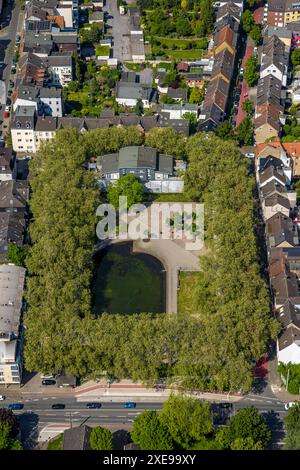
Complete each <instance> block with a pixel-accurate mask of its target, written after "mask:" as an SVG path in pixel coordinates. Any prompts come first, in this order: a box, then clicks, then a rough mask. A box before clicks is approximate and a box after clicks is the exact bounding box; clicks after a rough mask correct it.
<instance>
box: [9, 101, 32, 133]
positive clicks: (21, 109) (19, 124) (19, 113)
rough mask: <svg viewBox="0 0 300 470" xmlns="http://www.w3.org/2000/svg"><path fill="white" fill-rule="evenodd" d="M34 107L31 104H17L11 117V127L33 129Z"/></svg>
mask: <svg viewBox="0 0 300 470" xmlns="http://www.w3.org/2000/svg"><path fill="white" fill-rule="evenodd" d="M35 115H36V112H35V108H34V107H33V106H18V107H17V109H16V111H15V113H14V115H13V119H12V123H11V128H12V129H34V123H35Z"/></svg>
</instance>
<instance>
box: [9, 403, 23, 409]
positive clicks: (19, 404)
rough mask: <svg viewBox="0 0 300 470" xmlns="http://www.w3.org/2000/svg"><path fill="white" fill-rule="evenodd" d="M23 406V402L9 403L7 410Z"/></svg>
mask: <svg viewBox="0 0 300 470" xmlns="http://www.w3.org/2000/svg"><path fill="white" fill-rule="evenodd" d="M22 408H24V405H23V403H10V404H9V405H8V409H9V410H22Z"/></svg>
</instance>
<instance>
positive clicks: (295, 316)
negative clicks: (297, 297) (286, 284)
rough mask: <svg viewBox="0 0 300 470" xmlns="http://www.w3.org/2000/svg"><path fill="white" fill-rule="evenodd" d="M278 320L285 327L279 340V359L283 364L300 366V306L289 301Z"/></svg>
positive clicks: (282, 308)
mask: <svg viewBox="0 0 300 470" xmlns="http://www.w3.org/2000/svg"><path fill="white" fill-rule="evenodd" d="M277 319H278V320H279V322H280V323H281V325H282V326H283V330H282V332H281V333H280V334H279V336H278V339H277V359H278V362H279V363H283V364H289V363H291V364H300V305H297V304H295V303H294V302H292V301H291V300H290V299H287V300H286V301H285V302H284V304H283V305H282V306H281V307H280V308H279V311H278V313H277Z"/></svg>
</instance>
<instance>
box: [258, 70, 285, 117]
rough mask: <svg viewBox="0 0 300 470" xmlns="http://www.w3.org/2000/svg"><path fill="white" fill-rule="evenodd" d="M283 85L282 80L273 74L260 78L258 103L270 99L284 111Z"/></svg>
mask: <svg viewBox="0 0 300 470" xmlns="http://www.w3.org/2000/svg"><path fill="white" fill-rule="evenodd" d="M281 86H282V83H281V81H280V80H278V78H276V77H274V76H273V75H267V76H266V77H264V78H260V79H259V80H258V84H257V97H256V103H257V105H261V104H263V103H265V102H266V101H268V100H269V101H270V102H271V103H273V104H274V105H275V106H276V107H277V108H279V109H280V110H281V111H282V110H283V105H282V104H281V103H280V99H281Z"/></svg>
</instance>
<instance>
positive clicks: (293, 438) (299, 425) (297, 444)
mask: <svg viewBox="0 0 300 470" xmlns="http://www.w3.org/2000/svg"><path fill="white" fill-rule="evenodd" d="M284 423H285V427H286V435H285V441H284V448H285V449H286V450H300V403H297V404H296V405H294V406H292V407H291V408H289V410H288V413H287V416H286V417H285V418H284Z"/></svg>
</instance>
